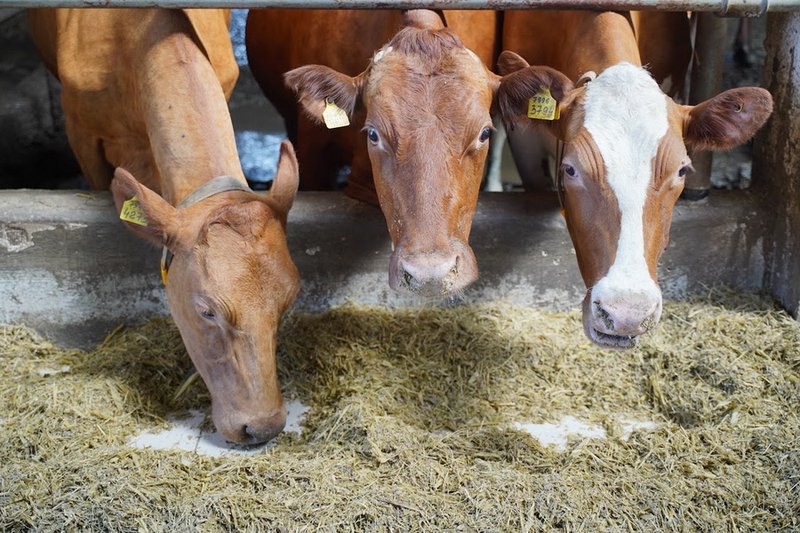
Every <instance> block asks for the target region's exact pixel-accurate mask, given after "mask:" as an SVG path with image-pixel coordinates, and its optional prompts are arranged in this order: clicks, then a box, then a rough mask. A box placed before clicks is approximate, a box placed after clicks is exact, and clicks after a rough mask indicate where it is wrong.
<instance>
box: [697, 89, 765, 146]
mask: <svg viewBox="0 0 800 533" xmlns="http://www.w3.org/2000/svg"><path fill="white" fill-rule="evenodd" d="M683 108H684V110H685V113H686V116H685V118H684V142H685V143H686V144H687V145H688V146H690V147H692V148H695V149H697V150H729V149H731V148H734V147H736V146H739V145H740V144H744V143H745V142H747V141H748V140H749V139H750V138H751V137H752V136H753V135H755V133H756V131H758V129H759V128H760V127H761V126H763V125H764V123H765V122H766V121H767V119H768V118H769V115H770V114H771V113H772V96H771V95H770V94H769V92H768V91H766V90H765V89H761V88H759V87H739V88H737V89H729V90H727V91H725V92H724V93H721V94H718V95H717V96H715V97H713V98H711V99H709V100H706V101H705V102H702V103H700V104H698V105H696V106H683Z"/></svg>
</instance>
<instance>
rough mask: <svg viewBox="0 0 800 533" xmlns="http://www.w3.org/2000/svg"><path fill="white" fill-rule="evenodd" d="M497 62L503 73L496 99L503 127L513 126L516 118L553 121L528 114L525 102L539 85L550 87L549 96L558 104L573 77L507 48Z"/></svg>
mask: <svg viewBox="0 0 800 533" xmlns="http://www.w3.org/2000/svg"><path fill="white" fill-rule="evenodd" d="M497 66H498V69H499V70H500V74H502V76H503V77H502V78H501V79H500V85H499V87H498V88H497V93H496V95H495V99H496V102H497V106H498V108H499V110H500V114H501V115H502V116H503V121H504V122H505V123H506V127H511V128H513V125H514V124H515V123H519V122H531V121H533V122H534V123H545V122H552V121H544V120H539V119H535V118H534V119H531V118H529V115H528V103H529V101H530V99H531V97H532V96H534V95H535V94H537V93H538V92H539V91H540V90H541V89H549V91H550V94H551V96H552V97H553V98H554V99H555V101H556V102H558V103H559V104H560V103H561V102H562V101H563V100H564V99H565V97H566V95H567V93H569V92H570V91H571V90H572V88H573V84H572V81H571V80H570V79H569V78H568V77H567V76H565V75H564V74H563V73H561V72H560V71H558V70H556V69H554V68H550V67H544V66H537V65H534V66H531V65H529V64H528V62H527V61H525V60H524V59H523V58H522V57H521V56H520V55H519V54H516V53H514V52H510V51H508V50H506V51H505V52H503V53H502V54H500V57H499V58H498V60H497Z"/></svg>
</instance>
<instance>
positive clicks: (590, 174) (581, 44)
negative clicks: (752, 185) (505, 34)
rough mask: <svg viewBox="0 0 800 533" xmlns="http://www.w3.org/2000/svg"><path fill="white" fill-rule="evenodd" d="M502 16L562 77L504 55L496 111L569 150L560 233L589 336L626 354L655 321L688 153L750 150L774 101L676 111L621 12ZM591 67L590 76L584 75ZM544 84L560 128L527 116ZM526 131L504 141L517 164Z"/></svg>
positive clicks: (756, 97) (734, 93) (742, 91)
mask: <svg viewBox="0 0 800 533" xmlns="http://www.w3.org/2000/svg"><path fill="white" fill-rule="evenodd" d="M509 19H511V20H512V21H513V23H512V25H511V26H509V27H508V28H510V29H513V28H516V29H517V31H519V32H522V31H523V29H524V32H525V35H533V36H536V41H535V42H532V41H530V39H527V40H526V39H521V38H517V40H513V39H509V40H508V42H515V43H516V44H517V47H518V48H517V49H518V50H519V51H520V52H522V54H523V55H525V56H527V57H530V58H532V60H533V61H537V62H540V63H541V62H546V64H548V65H549V66H552V67H555V68H557V69H559V70H560V71H562V72H563V73H564V74H561V75H560V76H558V77H555V78H551V79H543V78H542V76H541V75H540V73H539V67H530V66H529V65H528V62H527V61H526V60H525V59H523V58H522V57H520V55H518V54H516V53H514V52H509V51H507V52H503V53H502V54H501V56H500V60H499V66H500V69H501V72H502V73H504V74H506V77H504V78H503V81H502V83H501V86H500V89H499V91H498V92H499V94H498V100H499V105H500V109H501V112H502V114H503V117H504V119H505V120H507V121H509V122H510V124H509V127H510V128H511V127H513V126H514V125H520V124H525V123H529V122H535V123H537V124H539V125H540V126H544V127H546V128H547V130H548V131H549V133H550V134H552V135H553V136H554V137H555V138H557V139H559V140H560V141H561V142H563V143H564V150H563V157H562V158H561V162H560V175H561V179H562V181H563V190H564V208H565V216H566V220H567V227H568V228H569V232H570V235H571V237H572V242H573V245H574V246H575V251H576V253H577V258H578V266H579V267H580V270H581V275H582V276H583V280H584V282H585V283H586V287H587V288H588V290H587V294H586V298H585V299H584V302H583V323H584V329H585V332H586V335H587V336H588V337H589V339H591V340H592V341H594V342H595V343H597V344H599V345H601V346H613V347H628V346H632V345H633V344H634V343H635V341H636V339H637V338H638V336H639V335H641V334H642V333H644V332H646V331H647V330H649V329H650V328H652V327H653V326H654V325H655V324H656V323H657V322H658V320H659V318H660V316H661V291H660V290H659V287H658V283H657V273H656V266H657V264H658V259H659V257H660V256H661V253H662V252H663V250H664V248H665V247H666V245H667V242H668V239H669V227H670V222H671V217H672V209H673V207H674V205H675V202H676V201H677V199H678V196H679V195H680V193H681V190H682V189H683V182H684V176H685V175H686V174H687V173H688V172H690V171H691V161H690V160H689V157H688V155H687V151H686V146H687V145H688V146H691V147H694V148H697V149H711V150H726V149H730V148H732V147H734V146H737V145H739V144H741V143H744V142H746V141H747V140H748V139H749V138H750V137H752V136H753V135H754V134H755V132H756V131H757V130H758V128H760V127H761V126H762V125H763V124H764V122H765V121H766V120H767V118H768V117H769V115H770V113H771V111H772V98H771V97H770V95H769V93H768V92H767V91H765V90H764V89H760V88H756V87H748V88H739V89H732V90H729V91H726V92H724V93H722V94H720V95H718V96H716V97H714V98H712V99H710V100H707V101H706V102H703V103H701V104H699V105H697V106H684V105H678V104H676V103H675V102H674V101H673V100H672V99H671V98H669V97H668V96H666V95H665V94H664V93H663V92H662V91H661V89H660V88H659V86H658V85H657V83H656V81H655V80H654V79H653V77H652V76H651V74H650V73H649V72H648V71H647V70H645V69H643V68H642V67H641V62H640V56H639V51H638V49H637V42H636V38H635V35H634V32H633V30H632V26H631V22H630V19H629V18H628V17H626V16H625V15H624V14H619V13H588V12H564V13H550V14H548V13H545V12H539V13H532V12H531V13H522V12H520V13H508V14H507V17H506V22H507V23H508V22H509ZM510 29H509V31H510ZM553 33H555V34H557V35H558V38H559V39H560V40H559V41H557V42H560V43H563V44H564V46H563V47H561V48H558V47H541V48H540V47H539V43H541V42H542V40H543V39H544V41H545V42H551V43H552V42H554V41H549V40H548V39H551V38H555V37H548V36H550V35H552V34H553ZM522 43H526V44H524V45H523V44H522ZM543 48H548V49H549V51H548V54H549V55H548V56H544V55H542V54H543V50H542V49H543ZM588 70H593V71H594V72H595V73H597V76H596V78H593V77H592V76H586V77H584V76H582V72H585V71H588ZM565 74H566V75H565ZM570 78H572V79H570ZM572 80H579V83H577V85H573V81H572ZM542 87H549V88H550V91H551V93H552V94H553V96H554V97H555V99H556V100H558V102H559V105H560V119H558V120H554V121H550V122H548V121H545V120H539V119H536V120H533V121H532V120H529V119H528V118H527V117H526V112H527V108H528V103H529V99H530V97H531V96H532V95H533V94H535V93H537V91H539V90H540V89H541V88H542ZM527 131H529V129H526V128H524V127H523V128H516V129H514V130H513V131H509V138H512V137H513V136H515V135H519V136H520V138H518V139H517V140H516V143H513V144H512V149H515V150H517V152H518V153H517V154H516V157H515V159H520V158H522V157H524V155H523V154H524V153H519V152H520V150H521V149H523V148H524V143H525V135H526V132H527Z"/></svg>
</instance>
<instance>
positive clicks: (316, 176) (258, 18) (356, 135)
mask: <svg viewBox="0 0 800 533" xmlns="http://www.w3.org/2000/svg"><path fill="white" fill-rule="evenodd" d="M444 16H445V19H446V22H447V26H448V27H449V28H451V29H453V31H455V32H456V33H457V34H458V35H459V36H460V37H461V38H462V41H463V42H464V45H465V46H466V47H467V48H469V49H471V50H472V51H473V52H475V53H476V54H477V55H478V57H480V58H481V60H482V61H483V62H484V64H485V65H486V66H487V67H489V68H491V67H492V66H493V64H494V56H495V53H496V47H497V39H496V36H495V33H496V27H495V26H496V20H497V18H496V17H497V16H496V14H495V12H493V11H471V10H465V11H458V10H450V11H444ZM402 25H403V12H402V11H399V10H383V11H382V10H322V9H321V10H313V9H305V10H303V9H261V10H259V9H251V10H250V13H249V14H248V17H247V32H246V43H247V56H248V60H249V63H250V69H251V70H252V72H253V75H254V76H255V78H256V80H257V81H258V84H259V85H260V86H261V89H262V91H264V94H265V95H266V96H267V98H268V99H269V100H270V101H271V102H272V103H273V105H275V107H276V108H277V110H278V112H279V113H280V114H281V116H282V117H283V118H284V120H285V122H286V129H287V132H288V135H289V139H290V140H291V141H292V142H293V143H294V144H295V146H296V147H297V158H298V161H299V163H300V168H301V169H302V176H301V184H300V187H301V189H305V190H320V189H333V188H336V187H337V174H338V170H339V169H340V168H341V167H342V166H343V165H349V166H350V174H349V175H348V177H347V186H346V188H345V192H346V193H347V194H348V195H349V196H352V197H354V198H357V199H360V200H363V201H366V202H370V203H372V204H377V203H378V199H377V196H376V194H375V187H374V185H373V181H372V170H371V167H370V162H369V155H368V154H367V149H366V143H365V142H364V134H363V133H362V132H361V131H360V130H359V128H360V127H361V126H360V125H361V124H363V122H364V115H363V113H357V114H356V115H355V116H354V117H353V118H352V120H351V121H350V122H351V126H350V127H349V128H341V129H336V130H327V129H324V128H320V127H319V126H318V125H317V124H316V123H315V122H314V121H312V120H309V118H308V117H306V116H305V115H304V114H303V113H302V112H301V111H300V108H299V106H298V105H297V100H296V98H295V96H294V94H293V93H292V92H291V91H290V90H288V89H287V87H286V86H285V84H284V81H283V74H284V73H285V72H288V71H290V70H292V69H295V68H297V67H301V66H303V65H308V64H319V65H325V66H328V67H331V68H332V69H334V70H336V71H338V72H341V73H343V74H346V75H348V76H356V75H357V74H359V73H360V72H363V71H364V70H366V68H367V66H368V65H369V62H370V58H371V56H372V54H373V53H374V52H375V51H376V50H377V49H379V48H380V47H381V46H383V45H384V44H385V43H386V42H388V41H389V40H390V39H391V38H392V37H393V36H394V35H395V33H397V31H398V30H399V29H400V28H401V27H402Z"/></svg>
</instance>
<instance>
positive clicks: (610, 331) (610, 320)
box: [583, 289, 661, 348]
mask: <svg viewBox="0 0 800 533" xmlns="http://www.w3.org/2000/svg"><path fill="white" fill-rule="evenodd" d="M660 318H661V293H660V291H656V293H652V291H651V292H635V291H619V292H614V293H611V294H606V293H601V292H599V291H596V290H593V289H590V290H589V291H587V293H586V297H585V298H584V299H583V328H584V332H585V333H586V336H587V337H588V338H589V340H591V341H592V342H594V343H595V344H597V345H599V346H603V347H606V348H630V347H632V346H635V345H636V342H637V341H638V339H639V336H640V335H642V334H644V333H647V332H648V331H650V330H651V329H652V328H653V327H654V326H655V325H656V324H658V321H659V319H660Z"/></svg>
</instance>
